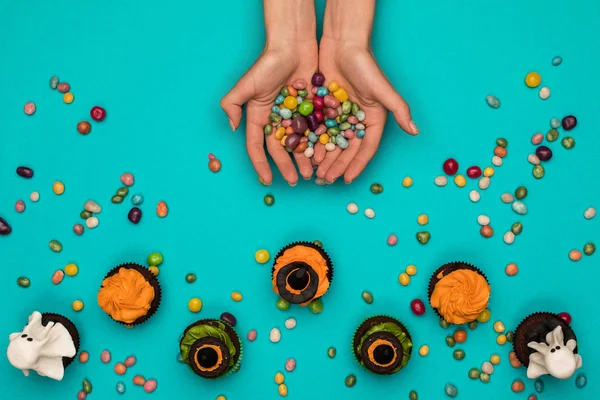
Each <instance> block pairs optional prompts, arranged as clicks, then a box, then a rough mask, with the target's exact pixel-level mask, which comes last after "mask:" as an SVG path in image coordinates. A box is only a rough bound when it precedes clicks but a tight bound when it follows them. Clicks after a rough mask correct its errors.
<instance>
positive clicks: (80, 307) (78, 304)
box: [71, 300, 83, 311]
mask: <svg viewBox="0 0 600 400" xmlns="http://www.w3.org/2000/svg"><path fill="white" fill-rule="evenodd" d="M71 306H72V307H73V310H75V311H81V310H83V301H81V300H75V301H74V302H73V304H72V305H71Z"/></svg>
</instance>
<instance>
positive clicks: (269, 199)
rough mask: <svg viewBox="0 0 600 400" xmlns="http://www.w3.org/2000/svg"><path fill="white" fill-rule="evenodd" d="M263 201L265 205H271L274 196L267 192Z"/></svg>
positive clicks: (273, 202) (273, 201)
mask: <svg viewBox="0 0 600 400" xmlns="http://www.w3.org/2000/svg"><path fill="white" fill-rule="evenodd" d="M264 201H265V204H266V205H267V206H269V207H271V206H272V205H273V204H275V197H273V195H271V194H267V195H266V196H265V198H264Z"/></svg>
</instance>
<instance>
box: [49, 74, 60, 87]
mask: <svg viewBox="0 0 600 400" xmlns="http://www.w3.org/2000/svg"><path fill="white" fill-rule="evenodd" d="M57 86H58V76H53V77H52V78H50V89H56V87H57Z"/></svg>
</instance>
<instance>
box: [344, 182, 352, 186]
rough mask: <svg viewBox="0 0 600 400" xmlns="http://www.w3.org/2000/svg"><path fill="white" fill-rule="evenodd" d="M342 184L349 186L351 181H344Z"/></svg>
mask: <svg viewBox="0 0 600 400" xmlns="http://www.w3.org/2000/svg"><path fill="white" fill-rule="evenodd" d="M344 182H346V185H349V184H351V183H352V181H344Z"/></svg>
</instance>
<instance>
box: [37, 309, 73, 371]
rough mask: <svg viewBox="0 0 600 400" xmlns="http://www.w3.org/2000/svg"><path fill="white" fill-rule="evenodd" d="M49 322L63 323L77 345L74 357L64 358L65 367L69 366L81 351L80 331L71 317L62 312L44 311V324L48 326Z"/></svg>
mask: <svg viewBox="0 0 600 400" xmlns="http://www.w3.org/2000/svg"><path fill="white" fill-rule="evenodd" d="M48 322H54V323H56V322H58V323H61V324H62V325H63V326H64V327H65V328H66V329H67V331H68V332H69V335H71V339H72V340H73V344H74V345H75V355H74V356H73V357H63V358H62V362H63V368H67V367H68V366H69V365H70V364H71V363H72V362H73V361H74V360H75V357H77V353H79V345H80V338H79V331H78V330H77V327H75V324H74V323H73V322H71V320H70V319H68V318H67V317H65V316H63V315H60V314H54V313H42V325H43V326H46V325H48Z"/></svg>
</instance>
